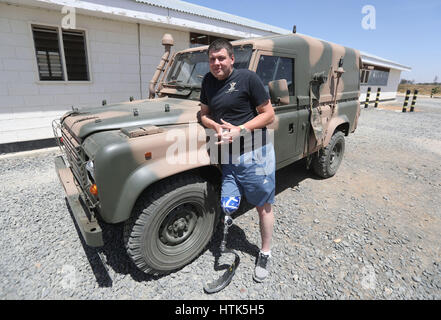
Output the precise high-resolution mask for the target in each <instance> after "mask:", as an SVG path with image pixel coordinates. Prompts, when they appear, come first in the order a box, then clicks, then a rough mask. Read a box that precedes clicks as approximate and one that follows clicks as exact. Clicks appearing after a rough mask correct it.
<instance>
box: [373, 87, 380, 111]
mask: <svg viewBox="0 0 441 320" xmlns="http://www.w3.org/2000/svg"><path fill="white" fill-rule="evenodd" d="M380 93H381V88H378V89H377V97H376V98H375V107H374V108H376V107H378V102H379V101H380Z"/></svg>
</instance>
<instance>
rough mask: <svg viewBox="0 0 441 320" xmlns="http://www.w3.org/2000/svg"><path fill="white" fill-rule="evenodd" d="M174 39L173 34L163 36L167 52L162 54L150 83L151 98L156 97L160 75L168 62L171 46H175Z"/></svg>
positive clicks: (163, 43)
mask: <svg viewBox="0 0 441 320" xmlns="http://www.w3.org/2000/svg"><path fill="white" fill-rule="evenodd" d="M173 44H174V41H173V37H172V35H171V34H169V33H166V34H164V36H163V37H162V45H163V46H164V49H165V52H164V54H163V55H162V58H161V62H159V65H158V67H157V68H156V71H155V74H154V75H153V78H152V80H151V81H150V85H149V99H153V98H154V97H155V87H156V84H157V83H158V79H159V76H160V75H161V73H162V72H163V71H164V68H165V65H166V64H167V62H168V58H169V56H170V52H171V47H172V46H173Z"/></svg>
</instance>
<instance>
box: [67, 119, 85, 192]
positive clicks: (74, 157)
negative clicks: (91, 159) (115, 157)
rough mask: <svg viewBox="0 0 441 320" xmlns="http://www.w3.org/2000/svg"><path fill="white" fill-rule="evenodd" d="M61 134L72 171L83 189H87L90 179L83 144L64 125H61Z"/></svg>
mask: <svg viewBox="0 0 441 320" xmlns="http://www.w3.org/2000/svg"><path fill="white" fill-rule="evenodd" d="M61 136H62V138H63V145H64V151H65V153H66V157H67V160H68V161H69V164H70V167H71V170H72V173H73V174H74V176H75V178H76V179H77V181H78V183H79V184H80V186H81V189H83V190H87V187H88V185H89V181H88V177H87V170H86V156H85V154H84V151H83V149H82V148H81V145H80V144H79V143H78V142H77V141H76V140H75V138H74V137H73V136H72V135H71V134H70V132H69V131H68V130H67V129H66V128H65V127H64V126H62V127H61Z"/></svg>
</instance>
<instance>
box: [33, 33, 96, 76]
mask: <svg viewBox="0 0 441 320" xmlns="http://www.w3.org/2000/svg"><path fill="white" fill-rule="evenodd" d="M32 34H33V37H34V44H35V53H36V58H37V66H38V73H39V77H40V80H41V81H88V80H89V70H88V63H87V51H86V36H85V33H84V31H80V30H65V29H60V28H58V27H47V26H37V25H32ZM63 61H64V63H63Z"/></svg>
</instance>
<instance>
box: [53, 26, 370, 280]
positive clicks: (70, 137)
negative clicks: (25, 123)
mask: <svg viewBox="0 0 441 320" xmlns="http://www.w3.org/2000/svg"><path fill="white" fill-rule="evenodd" d="M232 44H233V46H234V55H235V65H234V67H235V68H247V69H250V70H253V71H255V72H256V73H257V74H258V75H259V76H260V77H261V79H262V81H263V83H264V85H265V88H266V89H267V90H268V93H269V94H270V97H271V102H272V104H273V106H274V110H275V115H276V118H275V121H274V122H273V123H272V125H270V126H269V129H272V130H273V131H271V130H268V131H271V132H272V133H273V139H274V146H275V152H276V162H277V164H276V168H277V169H280V168H282V167H285V166H287V165H289V164H291V163H293V162H295V161H297V160H300V159H303V158H306V159H307V161H306V162H307V163H308V165H310V166H311V168H313V170H314V171H315V172H316V173H317V174H318V175H319V176H321V177H323V178H327V177H331V176H333V175H334V174H335V173H336V171H337V169H338V167H339V165H340V163H341V161H342V157H343V153H344V150H345V138H344V137H345V136H347V135H349V134H350V133H352V132H354V130H355V129H356V126H357V120H358V117H359V113H360V105H359V101H358V98H359V89H360V86H359V74H360V67H361V59H360V54H359V52H358V51H357V50H354V49H351V48H347V47H344V46H340V45H336V44H333V43H329V42H326V41H323V40H319V39H315V38H312V37H309V36H305V35H300V34H294V33H293V34H288V35H278V36H270V37H261V38H252V39H245V40H237V41H233V42H232ZM163 45H164V46H165V52H164V55H163V57H162V59H161V61H160V63H159V66H158V68H157V70H156V72H155V74H154V76H153V79H152V81H151V83H150V87H149V99H145V100H138V101H130V102H123V103H117V104H111V105H105V106H99V107H90V108H83V109H78V108H73V110H72V111H69V112H67V113H66V114H64V115H63V116H62V117H61V118H60V119H59V120H56V121H55V123H54V125H53V127H54V133H55V136H56V140H57V142H58V143H59V145H60V147H61V148H62V151H63V155H61V156H58V157H56V158H55V165H56V171H57V173H58V176H59V178H60V181H61V183H62V185H63V187H64V189H65V192H66V196H67V200H68V202H69V205H70V207H71V209H72V212H73V216H74V218H75V220H76V223H77V225H78V227H79V230H80V231H81V234H82V237H83V238H84V240H85V242H86V244H87V245H89V246H92V247H100V246H103V245H104V242H103V236H102V228H101V227H102V226H103V224H116V223H124V231H123V232H124V237H123V238H124V242H125V247H126V250H127V254H128V255H129V256H130V258H131V259H132V261H133V262H134V264H135V265H136V266H137V267H138V268H139V269H141V270H143V271H144V272H146V273H149V274H167V273H170V272H172V271H175V270H178V269H180V268H182V267H183V266H185V265H187V264H189V263H190V262H191V261H193V260H194V259H195V258H196V257H197V256H198V255H199V254H200V253H201V252H202V251H203V250H204V248H205V247H206V245H207V244H208V243H209V241H210V239H211V238H212V235H213V233H214V229H215V226H216V223H217V221H218V220H219V219H218V217H219V216H220V203H219V200H220V195H219V190H220V188H219V185H220V176H221V175H220V170H221V168H220V166H219V164H218V163H216V161H213V158H212V157H211V158H210V156H209V155H208V152H209V150H208V148H206V146H207V131H206V129H205V128H204V127H203V126H202V125H201V123H200V121H199V118H198V113H199V111H200V106H199V95H200V86H201V81H202V78H203V77H204V75H205V74H206V73H207V72H209V65H208V54H207V49H208V46H202V47H196V48H191V49H187V50H183V51H179V52H176V53H175V54H173V55H172V54H171V46H172V45H173V39H172V38H171V36H170V35H165V36H164V38H163ZM161 75H162V77H161ZM159 79H161V80H159ZM208 140H209V139H208ZM178 142H179V143H178ZM176 151H180V155H179V157H170V155H174V154H176ZM178 153H179V152H178Z"/></svg>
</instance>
